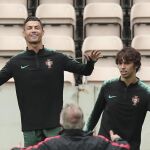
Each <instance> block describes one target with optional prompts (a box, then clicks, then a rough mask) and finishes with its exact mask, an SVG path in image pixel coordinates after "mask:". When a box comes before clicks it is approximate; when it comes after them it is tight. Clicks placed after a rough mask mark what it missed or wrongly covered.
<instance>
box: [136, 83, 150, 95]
mask: <svg viewBox="0 0 150 150" xmlns="http://www.w3.org/2000/svg"><path fill="white" fill-rule="evenodd" d="M138 86H139V88H140V89H142V90H144V91H146V92H147V93H149V94H150V85H148V84H146V83H144V82H142V81H139V82H138Z"/></svg>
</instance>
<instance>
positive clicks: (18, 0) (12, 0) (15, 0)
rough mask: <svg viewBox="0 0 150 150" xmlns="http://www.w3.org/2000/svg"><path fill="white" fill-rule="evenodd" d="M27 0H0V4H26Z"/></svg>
mask: <svg viewBox="0 0 150 150" xmlns="http://www.w3.org/2000/svg"><path fill="white" fill-rule="evenodd" d="M27 1H28V0H0V4H2V3H3V4H24V5H25V6H27Z"/></svg>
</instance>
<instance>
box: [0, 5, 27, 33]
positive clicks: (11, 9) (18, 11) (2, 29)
mask: <svg viewBox="0 0 150 150" xmlns="http://www.w3.org/2000/svg"><path fill="white" fill-rule="evenodd" d="M27 16H28V12H27V8H26V7H25V5H23V4H11V3H10V4H1V3H0V33H1V35H22V25H23V23H24V20H25V19H26V18H27Z"/></svg>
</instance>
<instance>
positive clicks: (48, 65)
mask: <svg viewBox="0 0 150 150" xmlns="http://www.w3.org/2000/svg"><path fill="white" fill-rule="evenodd" d="M45 64H46V65H47V67H48V68H49V69H50V68H52V65H53V61H52V60H51V59H47V60H46V61H45Z"/></svg>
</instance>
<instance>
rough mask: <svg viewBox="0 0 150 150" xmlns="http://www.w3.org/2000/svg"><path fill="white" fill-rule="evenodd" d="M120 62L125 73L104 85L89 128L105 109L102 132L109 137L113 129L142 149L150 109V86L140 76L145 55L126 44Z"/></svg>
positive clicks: (134, 149)
mask: <svg viewBox="0 0 150 150" xmlns="http://www.w3.org/2000/svg"><path fill="white" fill-rule="evenodd" d="M116 64H117V65H118V68H119V71H120V74H121V76H120V78H117V79H112V80H109V81H106V82H104V84H103V85H102V87H101V90H100V93H99V96H98V98H97V101H96V104H95V106H94V109H93V111H92V114H91V115H90V118H89V120H88V123H87V126H86V130H88V131H90V130H93V128H94V127H95V126H96V124H97V122H98V120H99V118H100V116H101V114H102V112H103V114H102V120H101V126H100V130H99V134H102V135H104V136H106V137H108V138H109V130H110V129H112V130H113V131H114V133H116V134H118V135H120V136H121V137H122V138H123V139H125V140H127V141H128V142H129V143H130V145H131V150H140V143H141V130H142V125H143V122H144V119H145V116H146V113H147V111H149V110H150V88H149V86H148V85H146V84H145V83H143V82H142V81H140V79H139V78H137V77H136V72H137V71H138V70H139V69H140V66H141V55H140V53H139V52H138V51H137V50H136V49H134V48H131V47H129V48H124V49H122V50H121V51H119V52H118V54H117V56H116Z"/></svg>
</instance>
